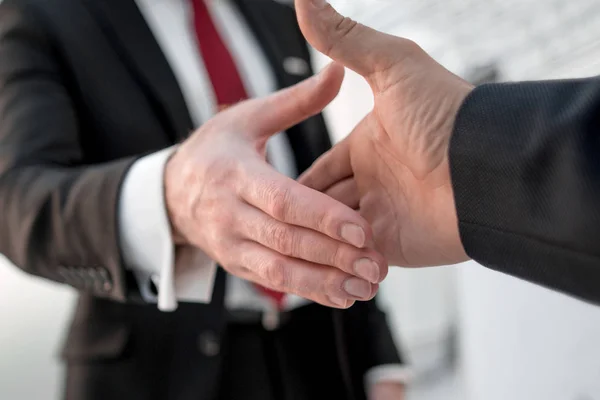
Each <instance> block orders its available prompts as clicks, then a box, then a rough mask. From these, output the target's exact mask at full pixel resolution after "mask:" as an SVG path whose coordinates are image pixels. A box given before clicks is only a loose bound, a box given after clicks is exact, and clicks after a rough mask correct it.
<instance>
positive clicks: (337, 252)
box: [329, 245, 347, 268]
mask: <svg viewBox="0 0 600 400" xmlns="http://www.w3.org/2000/svg"><path fill="white" fill-rule="evenodd" d="M329 254H331V255H330V257H331V260H330V261H331V265H334V266H336V267H338V268H342V267H344V266H345V265H346V263H345V261H346V259H347V257H346V254H347V249H346V247H345V246H343V245H336V246H335V247H334V248H333V251H331V252H330V253H329Z"/></svg>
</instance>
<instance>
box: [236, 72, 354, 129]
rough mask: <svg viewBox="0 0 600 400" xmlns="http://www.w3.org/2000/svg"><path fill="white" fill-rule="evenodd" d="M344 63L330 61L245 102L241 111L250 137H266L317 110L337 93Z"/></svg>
mask: <svg viewBox="0 0 600 400" xmlns="http://www.w3.org/2000/svg"><path fill="white" fill-rule="evenodd" d="M343 79H344V67H342V66H341V65H339V64H336V63H332V64H330V65H329V66H328V67H327V68H325V69H324V70H323V71H321V72H320V73H319V74H317V75H315V76H313V77H311V78H309V79H306V80H305V81H302V82H300V83H298V84H297V85H294V86H292V87H289V88H286V89H283V90H280V91H278V92H276V93H274V94H272V95H270V96H267V97H264V98H261V99H254V100H250V101H248V102H246V104H245V105H244V110H243V112H242V114H244V115H245V116H244V117H243V118H242V119H243V121H245V122H244V123H245V124H247V125H248V127H247V130H246V132H248V134H249V135H250V136H251V138H253V139H262V140H266V139H268V138H269V137H270V136H272V135H274V134H276V133H278V132H281V131H285V130H287V129H289V128H290V127H292V126H294V125H296V124H299V123H300V122H302V121H304V120H305V119H307V118H310V117H312V116H313V115H316V114H318V113H320V112H321V111H322V110H323V109H324V108H325V107H326V106H327V105H328V104H329V103H331V101H332V100H333V99H334V98H335V97H336V96H337V94H338V93H339V91H340V88H341V86H342V81H343Z"/></svg>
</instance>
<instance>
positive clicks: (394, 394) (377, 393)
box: [369, 382, 405, 400]
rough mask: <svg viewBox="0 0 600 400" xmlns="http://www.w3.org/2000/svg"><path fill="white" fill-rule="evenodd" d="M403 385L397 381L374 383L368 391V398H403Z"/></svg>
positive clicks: (384, 399) (402, 399)
mask: <svg viewBox="0 0 600 400" xmlns="http://www.w3.org/2000/svg"><path fill="white" fill-rule="evenodd" d="M404 393H405V390H404V385H403V384H401V383H397V382H379V383H376V384H375V385H374V386H373V387H372V388H371V390H370V392H369V400H404Z"/></svg>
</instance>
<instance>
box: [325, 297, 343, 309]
mask: <svg viewBox="0 0 600 400" xmlns="http://www.w3.org/2000/svg"><path fill="white" fill-rule="evenodd" d="M329 300H330V301H331V302H332V303H333V304H335V305H336V306H338V307H340V308H346V303H347V302H348V300H347V299H341V298H339V297H333V296H329Z"/></svg>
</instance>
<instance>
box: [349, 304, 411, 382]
mask: <svg viewBox="0 0 600 400" xmlns="http://www.w3.org/2000/svg"><path fill="white" fill-rule="evenodd" d="M343 313H344V314H345V323H344V328H345V329H344V332H345V336H346V341H347V343H346V347H347V348H348V349H349V357H350V365H351V366H352V368H353V371H352V374H353V377H354V379H358V382H361V381H362V379H363V378H364V374H365V372H366V371H368V370H369V369H371V368H373V367H376V366H379V365H389V364H404V361H403V359H402V355H401V353H400V350H399V348H398V347H397V346H396V343H395V340H394V337H393V335H392V331H391V329H390V325H389V323H388V320H387V316H386V314H385V312H383V311H382V310H381V309H380V308H379V307H378V305H377V301H376V299H373V300H371V301H366V302H356V304H355V305H354V306H352V307H351V308H350V309H348V310H345V311H343Z"/></svg>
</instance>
